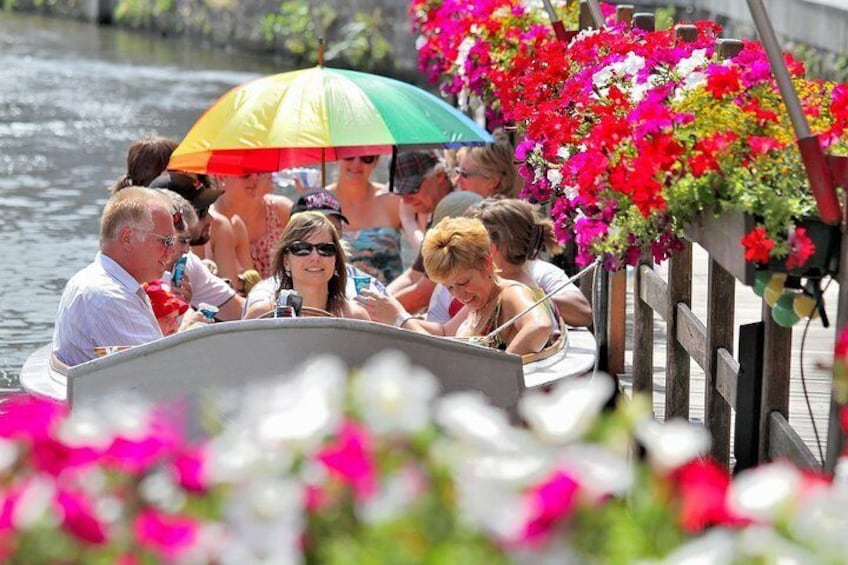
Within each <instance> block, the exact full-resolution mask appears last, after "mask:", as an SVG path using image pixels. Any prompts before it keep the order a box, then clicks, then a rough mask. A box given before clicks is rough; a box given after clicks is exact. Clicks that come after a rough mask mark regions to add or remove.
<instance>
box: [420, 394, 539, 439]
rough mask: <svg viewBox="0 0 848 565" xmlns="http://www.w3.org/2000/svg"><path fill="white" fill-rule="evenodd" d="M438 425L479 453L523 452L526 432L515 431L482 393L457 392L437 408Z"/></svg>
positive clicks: (502, 413) (437, 405)
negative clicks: (479, 450) (482, 450)
mask: <svg viewBox="0 0 848 565" xmlns="http://www.w3.org/2000/svg"><path fill="white" fill-rule="evenodd" d="M435 414H436V422H437V423H438V424H439V425H440V426H441V427H443V428H444V429H445V432H446V433H447V434H448V435H450V436H453V437H454V438H456V439H459V440H460V441H463V442H465V443H467V444H470V445H472V446H474V447H476V448H479V449H487V450H492V451H521V450H522V449H523V446H524V445H526V437H525V435H524V434H523V432H522V431H520V430H518V429H516V428H513V427H512V426H511V425H510V424H509V422H508V421H507V418H506V414H505V413H504V412H502V411H501V410H498V409H497V408H495V407H494V406H492V405H491V404H489V403H488V401H487V400H486V398H485V397H484V396H483V394H482V393H480V392H476V391H475V392H471V391H469V392H457V393H453V394H450V395H448V396H445V397H443V398H442V399H440V400H439V401H438V402H437V404H436V412H435Z"/></svg>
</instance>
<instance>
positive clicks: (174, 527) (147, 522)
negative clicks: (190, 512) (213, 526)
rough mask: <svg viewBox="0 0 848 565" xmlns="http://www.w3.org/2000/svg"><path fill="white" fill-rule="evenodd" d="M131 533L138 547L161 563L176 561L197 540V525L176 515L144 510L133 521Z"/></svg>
mask: <svg viewBox="0 0 848 565" xmlns="http://www.w3.org/2000/svg"><path fill="white" fill-rule="evenodd" d="M133 531H134V533H135V538H136V541H137V542H138V544H139V546H141V547H143V548H145V549H147V550H149V551H152V552H153V553H155V554H156V555H158V556H159V557H160V558H161V559H162V560H163V561H166V562H174V561H177V560H178V559H179V558H180V556H181V555H183V554H184V553H185V552H186V551H188V550H189V549H191V548H192V547H193V546H194V544H195V543H196V541H197V539H198V524H197V522H195V521H194V520H193V519H191V518H188V517H186V516H181V515H178V514H165V513H162V512H160V511H158V510H154V509H152V508H145V509H144V510H142V511H141V512H140V513H139V515H138V516H137V517H136V519H135V524H134V528H133Z"/></svg>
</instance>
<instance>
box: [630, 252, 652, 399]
mask: <svg viewBox="0 0 848 565" xmlns="http://www.w3.org/2000/svg"><path fill="white" fill-rule="evenodd" d="M652 264H653V263H652V258H651V256H650V255H649V254H644V255H643V256H642V258H641V260H640V263H639V265H638V266H637V268H636V279H635V280H634V282H633V285H634V286H633V296H634V300H633V392H635V393H640V392H641V393H645V394H647V395H649V398H650V399H651V402H652V403H653V398H654V311H653V309H652V308H651V306H650V305H648V304H647V303H646V302H645V301H644V300H643V299H641V298H640V297H641V296H642V295H643V292H642V290H643V287H644V286H645V285H646V284H647V283H646V281H647V280H648V278H649V277H650V276H651V275H652V274H653V270H652V269H651V265H652Z"/></svg>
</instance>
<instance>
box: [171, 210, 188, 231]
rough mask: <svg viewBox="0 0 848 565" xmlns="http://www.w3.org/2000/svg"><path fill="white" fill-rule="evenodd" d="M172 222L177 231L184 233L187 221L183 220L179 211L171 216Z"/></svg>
mask: <svg viewBox="0 0 848 565" xmlns="http://www.w3.org/2000/svg"><path fill="white" fill-rule="evenodd" d="M171 220H172V221H173V222H174V229H175V230H177V231H183V230H185V229H186V225H185V220H184V219H183V214H182V212H180V211H179V210H175V211H174V213H173V214H171Z"/></svg>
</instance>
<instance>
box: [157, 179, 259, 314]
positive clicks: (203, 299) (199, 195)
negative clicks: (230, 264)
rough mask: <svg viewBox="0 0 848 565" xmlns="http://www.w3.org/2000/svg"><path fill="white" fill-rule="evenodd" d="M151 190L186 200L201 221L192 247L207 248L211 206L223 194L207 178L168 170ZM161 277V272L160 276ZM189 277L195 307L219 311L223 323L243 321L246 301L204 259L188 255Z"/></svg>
mask: <svg viewBox="0 0 848 565" xmlns="http://www.w3.org/2000/svg"><path fill="white" fill-rule="evenodd" d="M150 187H151V188H155V189H166V190H170V191H172V192H175V193H176V194H178V195H180V196H182V197H183V198H185V199H186V200H187V201H188V202H189V203H190V204H191V206H192V208H194V210H195V212H196V213H197V218H198V222H197V224H196V225H195V226H194V227H193V228H192V231H191V236H190V237H191V241H190V244H191V245H203V244H205V243H206V242H207V241H209V230H210V227H211V217H210V215H209V207H210V206H211V205H212V203H213V202H215V200H217V199H218V197H219V196H220V195H221V194H222V193H223V191H222V190H220V189H216V188H212V187H210V186H209V185H208V184H207V183H206V182H205V179H204V178H203V177H199V176H197V175H193V174H190V173H181V172H176V171H166V172H164V173H162V174H161V175H159V176H158V177H156V178H155V179H153V181H152V182H151V183H150ZM177 259H178V257H173V260H172V261H171V263H170V264H168V265H167V270H168V271H172V270H173V266H174V263H175V262H176V260H177ZM160 275H161V273H160ZM185 277H186V279H188V281H189V283H190V284H191V289H192V292H191V305H192V306H193V307H194V308H197V307H198V306H199V305H200V304H201V303H206V304H211V305H212V306H216V307H217V308H218V313H217V314H216V316H215V317H216V318H218V319H219V320H238V319H240V318H241V313H242V309H243V307H244V299H243V298H242V297H241V296H238V295H237V294H236V291H235V290H234V289H233V288H232V287H231V286H230V285H229V284H227V283H226V281H224V280H223V279H221V278H220V277H217V276H215V275H213V274H212V272H211V271H210V270H209V269H208V268H206V266H205V265H204V264H203V262H202V260H201V259H200V257H198V256H197V255H196V254H195V253H194V252H192V251H189V252H188V253H186V265H185Z"/></svg>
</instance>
